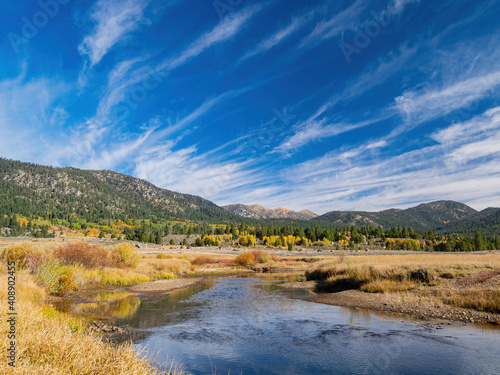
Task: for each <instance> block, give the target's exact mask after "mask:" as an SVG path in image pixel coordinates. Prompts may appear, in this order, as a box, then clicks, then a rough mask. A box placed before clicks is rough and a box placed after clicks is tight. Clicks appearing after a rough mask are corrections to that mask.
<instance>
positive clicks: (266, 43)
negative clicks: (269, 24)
mask: <svg viewBox="0 0 500 375" xmlns="http://www.w3.org/2000/svg"><path fill="white" fill-rule="evenodd" d="M311 18H312V13H308V14H306V15H303V16H301V17H298V18H294V19H293V20H292V22H291V23H290V24H289V25H288V26H286V27H284V28H282V29H280V30H278V31H277V32H276V33H275V34H273V35H271V36H270V37H268V38H267V39H264V40H263V41H261V42H260V43H259V44H257V46H256V47H255V48H254V49H252V50H250V51H248V52H247V53H246V54H245V55H243V57H242V58H241V59H240V61H243V60H246V59H248V58H250V57H252V56H255V55H258V54H261V53H264V52H266V51H268V50H270V49H271V48H273V47H275V46H277V45H278V44H280V43H281V42H282V41H284V40H285V39H286V38H288V37H289V36H290V35H293V34H294V33H295V32H297V31H298V30H300V29H301V28H302V27H303V26H304V25H305V24H306V23H307V22H309V21H310V20H311Z"/></svg>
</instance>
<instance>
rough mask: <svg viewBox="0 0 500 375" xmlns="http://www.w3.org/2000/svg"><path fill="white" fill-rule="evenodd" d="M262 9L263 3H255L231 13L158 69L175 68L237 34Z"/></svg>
mask: <svg viewBox="0 0 500 375" xmlns="http://www.w3.org/2000/svg"><path fill="white" fill-rule="evenodd" d="M261 9H262V6H261V5H253V6H249V7H246V8H245V9H243V10H242V11H240V12H238V13H234V14H230V15H229V16H227V17H226V18H224V19H223V20H222V21H221V22H220V23H219V24H218V25H217V26H215V27H214V28H213V29H212V30H211V31H209V32H207V33H205V34H203V35H202V36H200V37H199V38H198V39H196V40H195V41H194V42H192V43H191V44H190V45H189V46H188V47H187V48H186V49H184V50H183V51H182V52H181V53H180V54H179V55H178V56H176V57H172V58H170V59H167V60H166V61H165V62H164V63H163V64H161V65H160V66H159V67H158V69H159V70H167V71H169V70H172V69H175V68H177V67H179V66H181V65H183V64H185V63H186V62H187V61H189V60H191V59H192V58H194V57H196V56H198V55H200V54H202V53H203V52H205V51H206V50H207V49H208V48H210V47H212V46H214V45H216V44H218V43H222V42H225V41H227V40H229V39H231V38H233V37H234V36H235V35H237V34H238V33H239V32H241V31H242V29H243V28H244V27H245V26H246V24H247V22H248V21H249V20H250V19H251V18H252V17H253V16H254V15H256V14H257V13H258V12H259V11H260V10H261Z"/></svg>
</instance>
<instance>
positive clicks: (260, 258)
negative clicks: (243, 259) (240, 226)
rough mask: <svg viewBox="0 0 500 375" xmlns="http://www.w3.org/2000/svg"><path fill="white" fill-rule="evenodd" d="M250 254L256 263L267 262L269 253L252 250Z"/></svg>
mask: <svg viewBox="0 0 500 375" xmlns="http://www.w3.org/2000/svg"><path fill="white" fill-rule="evenodd" d="M252 254H253V256H254V258H255V262H257V263H269V260H270V259H269V253H267V252H263V251H257V250H255V251H252Z"/></svg>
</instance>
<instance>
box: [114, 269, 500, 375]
mask: <svg viewBox="0 0 500 375" xmlns="http://www.w3.org/2000/svg"><path fill="white" fill-rule="evenodd" d="M275 284H276V281H273V280H263V279H258V278H229V279H220V280H215V281H211V282H210V283H208V284H205V285H197V286H194V287H191V288H186V289H183V290H179V291H174V292H172V293H171V294H170V295H168V296H166V297H164V298H162V299H161V300H158V301H150V302H148V301H143V302H142V303H141V305H140V306H139V308H138V309H137V311H136V312H135V314H134V315H133V316H132V317H127V318H122V319H120V320H119V321H118V323H119V324H120V325H122V326H124V325H125V326H130V327H133V328H136V329H135V330H133V335H132V338H133V340H134V342H135V345H136V347H137V349H138V350H140V349H141V348H144V347H147V349H148V350H149V355H150V356H151V357H152V358H156V360H157V361H158V362H160V363H171V362H172V361H174V362H175V363H176V364H178V363H182V364H183V367H184V369H185V370H188V371H190V372H191V373H192V374H213V373H214V372H215V369H216V373H217V374H228V373H231V374H244V375H249V374H283V375H285V374H286V375H293V374H337V373H338V374H392V373H394V374H500V355H499V354H500V330H498V329H491V328H487V327H484V326H472V325H468V326H463V325H461V324H460V323H456V324H455V323H454V324H452V325H444V326H443V329H441V330H437V329H435V328H433V329H426V328H424V327H422V325H421V324H418V323H419V322H411V321H402V320H401V318H398V317H395V316H392V317H390V316H382V315H377V314H375V313H372V312H367V311H361V310H352V309H346V308H341V307H337V306H329V305H323V304H316V303H312V302H307V301H303V300H301V299H296V298H290V297H297V296H300V295H301V294H302V295H304V294H306V292H290V291H286V290H282V289H280V288H278V287H276V285H275ZM434 327H435V326H434Z"/></svg>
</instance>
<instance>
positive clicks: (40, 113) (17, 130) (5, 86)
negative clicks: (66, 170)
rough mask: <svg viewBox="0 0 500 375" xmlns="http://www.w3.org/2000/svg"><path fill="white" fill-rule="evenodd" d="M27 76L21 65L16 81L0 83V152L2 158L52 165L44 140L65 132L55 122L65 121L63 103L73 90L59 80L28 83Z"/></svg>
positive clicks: (45, 79)
mask: <svg viewBox="0 0 500 375" xmlns="http://www.w3.org/2000/svg"><path fill="white" fill-rule="evenodd" d="M26 72H27V65H26V64H23V65H22V67H21V72H20V73H19V75H18V76H17V77H15V78H12V79H4V80H0V132H1V134H2V136H1V137H0V150H2V156H4V157H9V158H13V159H22V160H25V161H30V160H37V161H39V162H44V163H47V164H52V160H50V158H47V157H46V154H47V145H46V144H45V143H44V141H43V139H44V137H49V136H50V135H52V137H53V138H57V139H58V138H59V137H58V134H59V133H60V132H61V131H64V130H63V129H61V128H60V125H61V124H59V121H58V119H63V120H66V119H67V117H68V114H67V113H66V111H65V110H64V106H63V99H64V96H65V95H67V94H68V93H69V92H71V90H72V87H71V85H68V84H67V83H65V82H64V81H62V80H59V79H49V78H47V77H39V78H32V79H30V78H28V77H27V73H26Z"/></svg>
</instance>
